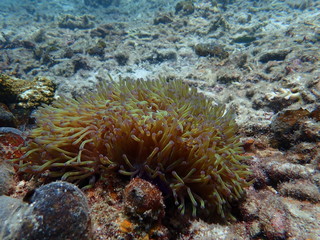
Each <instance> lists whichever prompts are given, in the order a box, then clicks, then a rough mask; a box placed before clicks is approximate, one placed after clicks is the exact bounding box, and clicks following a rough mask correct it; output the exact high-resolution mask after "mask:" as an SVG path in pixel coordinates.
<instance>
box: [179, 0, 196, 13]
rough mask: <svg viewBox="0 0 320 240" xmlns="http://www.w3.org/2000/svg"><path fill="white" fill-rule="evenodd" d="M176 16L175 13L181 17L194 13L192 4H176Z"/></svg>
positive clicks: (185, 2) (189, 2)
mask: <svg viewBox="0 0 320 240" xmlns="http://www.w3.org/2000/svg"><path fill="white" fill-rule="evenodd" d="M175 9H176V14H177V13H179V12H180V13H182V15H190V14H192V13H193V12H194V9H195V7H194V4H193V2H192V1H181V2H178V3H177V5H176V7H175Z"/></svg>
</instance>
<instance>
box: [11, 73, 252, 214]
mask: <svg viewBox="0 0 320 240" xmlns="http://www.w3.org/2000/svg"><path fill="white" fill-rule="evenodd" d="M36 120H37V127H36V128H34V129H33V130H31V131H30V133H29V136H28V138H29V141H28V142H27V144H26V146H23V147H22V150H23V152H25V154H24V156H22V157H21V158H20V159H16V160H14V162H15V163H16V165H17V166H18V167H19V171H20V172H25V173H30V174H31V175H38V176H45V177H48V178H53V179H55V178H60V179H62V180H67V181H71V182H77V181H79V180H82V179H86V178H89V177H90V176H92V175H97V174H98V175H102V176H103V175H104V174H108V173H110V171H111V172H114V171H117V172H118V173H120V174H122V175H126V176H130V177H136V176H138V177H141V178H143V179H146V180H148V181H150V182H152V183H154V184H156V185H157V186H159V188H160V189H161V190H162V191H163V192H164V194H165V195H167V196H173V198H174V201H175V204H176V205H177V207H178V209H179V210H180V211H181V213H182V214H184V213H185V210H186V207H187V206H190V205H191V206H192V214H193V216H195V215H196V213H197V209H198V208H206V209H208V211H209V212H211V213H218V214H219V215H220V217H222V218H228V217H230V216H231V214H230V213H229V210H230V203H231V202H232V201H235V200H238V199H239V198H241V197H242V195H243V193H244V187H246V186H248V185H249V183H248V182H247V181H246V178H247V177H248V176H249V175H250V170H248V166H246V165H244V164H242V163H240V161H241V160H242V159H244V158H245V157H244V156H242V155H241V154H242V153H243V150H242V147H241V143H240V141H239V137H238V136H236V135H235V133H236V131H237V125H236V123H235V121H234V118H233V113H232V111H229V112H228V111H226V109H225V107H224V106H222V105H213V104H212V102H211V101H209V100H208V99H206V98H205V96H203V95H202V94H200V93H198V92H197V90H196V89H195V88H192V87H191V88H190V87H189V86H188V85H185V84H184V83H183V82H182V81H180V80H179V81H178V80H177V81H169V82H167V81H166V80H165V79H159V80H155V81H143V80H136V81H134V80H130V79H120V80H119V81H118V82H115V81H112V82H111V83H106V82H103V83H101V84H100V85H99V86H98V90H97V92H96V93H91V92H90V93H87V94H86V95H85V96H83V97H80V98H78V99H76V100H75V99H70V98H63V97H62V98H60V99H58V100H57V101H55V102H54V103H53V104H52V105H51V106H48V105H45V106H44V107H41V108H40V109H39V110H38V111H37V113H36Z"/></svg>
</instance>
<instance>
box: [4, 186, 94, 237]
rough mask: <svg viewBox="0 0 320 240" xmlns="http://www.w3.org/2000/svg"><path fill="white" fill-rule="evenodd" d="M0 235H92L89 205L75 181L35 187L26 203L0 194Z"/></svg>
mask: <svg viewBox="0 0 320 240" xmlns="http://www.w3.org/2000/svg"><path fill="white" fill-rule="evenodd" d="M0 219H6V221H1V222H0V239H4V240H9V239H10V240H11V239H14V240H18V239H24V240H31V239H46V240H58V239H80V240H86V239H90V238H91V224H90V216H89V206H88V203H87V200H86V198H85V196H84V194H83V193H82V192H81V190H80V189H79V188H77V187H76V186H75V185H73V184H70V183H67V182H53V183H50V184H47V185H44V186H42V187H40V188H38V189H36V190H35V192H34V193H33V195H32V196H31V197H30V199H29V204H28V203H24V202H22V201H21V200H18V199H14V198H9V197H5V196H1V197H0Z"/></svg>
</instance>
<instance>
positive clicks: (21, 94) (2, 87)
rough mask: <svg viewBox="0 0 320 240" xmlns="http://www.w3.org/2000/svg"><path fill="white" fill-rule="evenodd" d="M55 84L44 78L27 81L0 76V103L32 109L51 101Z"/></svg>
mask: <svg viewBox="0 0 320 240" xmlns="http://www.w3.org/2000/svg"><path fill="white" fill-rule="evenodd" d="M54 91H55V84H54V83H53V82H52V81H51V80H49V79H47V78H45V77H35V78H34V79H33V80H32V81H27V80H23V79H19V78H15V77H11V76H8V75H4V74H0V102H3V103H6V104H15V105H16V106H17V107H19V108H33V107H36V106H39V105H40V104H41V103H47V104H48V103H50V102H51V101H52V100H53V97H54Z"/></svg>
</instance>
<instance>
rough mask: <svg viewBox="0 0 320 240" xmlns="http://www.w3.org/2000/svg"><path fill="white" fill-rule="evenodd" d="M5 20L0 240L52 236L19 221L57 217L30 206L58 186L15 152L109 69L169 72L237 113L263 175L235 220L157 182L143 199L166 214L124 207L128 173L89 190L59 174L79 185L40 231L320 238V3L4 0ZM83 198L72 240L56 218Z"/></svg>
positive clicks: (129, 73) (0, 20) (234, 208)
mask: <svg viewBox="0 0 320 240" xmlns="http://www.w3.org/2000/svg"><path fill="white" fill-rule="evenodd" d="M0 27H1V31H0V152H1V155H2V157H1V158H0V164H1V165H0V168H1V170H0V202H1V203H0V209H3V210H0V219H2V220H5V219H7V220H6V221H0V222H1V223H0V239H18V236H22V235H25V236H27V237H26V239H32V236H33V237H34V236H40V235H30V237H29V238H28V236H29V235H28V234H30V233H32V234H38V233H35V232H36V231H35V229H28V230H26V231H27V232H23V231H22V230H21V229H22V225H21V222H22V224H26V225H28V224H27V222H28V221H30V222H32V221H34V219H38V218H39V216H46V214H48V213H47V211H44V212H38V211H36V210H35V209H32V211H31V210H30V206H31V203H35V202H36V203H37V204H39V209H42V208H44V206H43V205H41V204H42V202H43V204H44V202H46V201H47V200H46V201H45V200H44V199H46V197H48V196H49V195H50V194H51V190H52V189H51V188H50V186H51V185H50V186H49V184H47V185H44V186H41V185H43V184H44V183H47V182H45V181H43V182H41V181H42V180H41V179H40V180H37V181H39V182H37V181H35V180H34V179H33V178H31V179H30V177H26V176H24V175H23V174H20V173H19V174H18V173H17V172H18V169H17V168H16V166H13V165H12V161H11V162H10V159H18V158H19V157H21V156H22V155H23V154H24V153H23V152H20V150H17V149H16V147H17V146H19V145H20V144H23V143H26V142H27V141H28V137H27V136H28V132H29V131H30V129H33V128H34V127H35V125H36V122H37V121H36V117H35V116H40V115H41V114H38V115H37V111H38V108H39V107H40V106H43V104H49V105H50V104H52V102H54V101H57V100H58V99H61V98H62V99H63V98H70V99H79V98H81V96H84V95H86V94H87V93H88V92H90V93H93V95H94V93H95V92H96V91H97V85H98V84H101V83H103V82H105V81H106V82H109V83H110V82H111V85H112V83H113V82H112V80H111V79H113V81H115V82H117V81H118V80H119V78H122V79H126V78H127V79H130V81H131V80H133V81H135V80H137V79H143V80H156V79H159V78H160V77H161V79H165V81H166V82H171V81H180V80H181V81H182V82H183V83H185V84H187V85H188V86H190V87H192V88H196V89H197V91H198V92H199V93H201V94H203V95H204V96H205V97H206V98H207V99H208V100H209V101H210V102H212V103H214V104H218V105H225V106H226V108H227V110H230V111H233V112H232V114H233V115H234V118H235V122H236V123H237V125H238V127H237V136H239V137H240V142H241V143H242V147H243V149H244V152H243V153H241V155H243V156H245V157H244V160H243V164H245V165H246V166H248V168H250V171H251V176H250V177H249V179H247V180H248V182H250V181H251V184H250V186H249V187H246V188H245V194H244V196H243V197H242V198H241V200H240V201H235V202H232V203H230V208H231V214H232V215H233V216H234V219H233V220H232V221H231V222H232V224H228V223H226V222H225V221H223V219H222V220H221V219H218V218H219V217H217V218H216V217H215V216H212V215H210V216H206V214H204V215H199V216H197V217H195V216H192V213H186V214H184V215H182V216H181V215H180V214H179V211H175V210H173V209H175V204H174V203H172V202H170V201H169V202H168V201H167V199H166V196H165V191H162V193H159V192H157V191H158V189H157V188H156V187H155V186H154V185H153V184H151V183H150V185H153V186H151V187H150V186H149V187H150V188H151V190H148V191H147V190H146V193H145V195H144V196H143V197H144V199H145V201H147V202H148V199H149V198H151V196H152V195H153V194H154V195H157V194H158V195H161V194H163V195H164V196H163V198H162V195H161V197H159V198H160V200H159V199H158V200H157V201H158V202H159V203H158V205H157V206H158V207H159V209H157V210H156V213H157V214H158V215H159V216H157V217H155V216H154V215H152V214H151V215H148V216H149V217H146V216H147V215H144V216H142V215H143V214H142V215H141V214H140V213H139V214H138V215H135V213H134V212H135V211H137V210H136V209H137V206H133V207H132V209H135V210H132V209H130V211H129V212H128V210H126V208H125V205H126V204H128V201H129V200H126V199H128V196H127V195H128V191H129V190H128V188H129V189H130V187H131V188H132V184H133V183H132V181H131V182H130V183H129V180H130V177H129V178H125V177H123V176H121V177H119V176H112V177H110V178H107V179H104V180H101V179H94V180H95V181H96V182H97V183H96V184H95V185H94V186H92V187H91V188H87V189H85V190H83V192H81V191H80V190H79V191H78V189H76V190H74V189H73V187H74V188H76V187H75V186H73V185H71V184H70V185H67V186H62V185H61V184H60V183H50V184H53V185H52V188H57V189H60V188H61V189H63V188H64V187H65V188H66V189H67V190H68V191H70V192H72V194H71V195H70V196H64V195H63V196H62V197H61V198H60V197H57V196H56V195H54V194H53V193H52V194H53V196H56V197H57V198H55V197H52V199H64V197H66V199H65V201H66V202H68V201H70V206H69V205H68V204H66V205H64V203H61V206H64V208H63V209H60V210H61V212H59V211H60V210H57V211H56V212H53V213H50V214H52V216H51V215H50V220H48V222H46V224H45V225H46V228H45V229H42V230H41V231H43V232H46V233H48V234H47V235H46V237H43V236H42V237H41V238H42V239H67V238H70V237H71V238H75V237H77V238H79V239H181V240H182V239H312V240H316V239H320V205H319V204H320V203H319V202H320V172H319V170H320V143H319V140H320V122H319V121H320V114H319V113H320V1H317V0H268V1H262V0H261V1H259V0H251V1H250V0H246V1H245V0H225V1H223V0H192V1H191V0H186V1H181V0H134V1H133V0H105V1H104V0H92V1H90V0H83V1H80V0H79V1H76V0H69V1H67V0H56V1H41V0H38V1H32V0H20V1H18V0H10V1H9V0H0ZM128 81H129V80H128ZM98 86H99V85H98ZM159 89H161V87H160V88H159ZM123 92H125V93H126V91H125V90H123ZM150 99H151V97H150ZM150 99H149V98H148V97H146V101H149V100H150ZM70 101H71V100H70ZM190 101H191V100H190ZM187 102H188V101H186V104H187ZM79 112H80V110H79ZM75 113H76V111H75ZM53 132H54V131H53ZM226 135H227V134H226ZM8 159H9V161H7V160H8ZM129 165H130V164H129ZM238 170H239V169H238ZM239 171H240V170H239ZM244 175H246V174H244ZM94 180H92V182H95V181H94ZM88 181H89V180H88ZM89 182H90V181H89ZM92 182H90V184H91V183H92ZM54 184H57V185H54ZM130 184H131V185H130ZM136 184H138V185H139V184H140V185H141V186H143V187H141V186H140V185H139V186H136V187H137V188H139V187H141V188H146V189H148V186H147V185H148V184H149V183H148V182H147V183H146V182H143V183H136ZM244 185H245V184H244ZM47 186H48V187H47ZM45 187H47V188H45ZM134 187H135V186H133V188H134ZM158 187H159V186H158ZM42 188H44V190H43V191H45V192H44V193H43V192H42ZM154 188H156V189H154ZM34 189H40V190H39V192H38V194H35V195H32V193H30V191H31V190H32V191H33V190H34ZM124 189H126V191H125V192H124ZM138 190H139V191H140V190H141V189H140V188H139V189H138ZM138 190H137V191H138ZM161 190H162V189H161ZM36 191H37V190H36ZM46 191H49V192H50V194H49V193H48V192H46ZM52 191H53V190H52ZM61 191H63V190H61ZM135 191H136V190H135ZM123 192H124V193H123ZM27 193H28V194H27ZM82 194H83V195H82ZM29 195H32V197H28V196H29ZM50 196H51V195H50ZM126 196H127V197H126ZM1 198H2V199H1ZM23 198H25V199H27V200H24V202H22V200H21V199H23ZM38 198H39V199H40V200H39V199H38ZM190 198H191V202H192V200H193V199H192V197H190ZM28 199H29V200H28ZM30 199H31V200H30ZM71 199H76V200H74V201H72V200H71ZM236 199H237V200H238V197H236ZM149 200H150V199H149ZM196 200H197V199H196ZM234 200H235V199H234ZM57 201H58V200H57ZM153 201H156V200H153V199H152V198H151V200H150V202H152V203H150V205H152V204H154V203H153ZM129 202H130V201H129ZM200 202H201V201H200V200H199V203H198V204H200ZM40 203H41V204H40ZM1 204H2V205H1ZM46 204H50V201H48V202H47V203H46ZM52 204H54V202H53V200H52ZM130 204H133V205H134V204H138V203H131V202H130ZM10 206H15V207H14V208H10ZM36 206H38V205H36ZM75 206H76V208H77V209H78V210H79V212H81V213H83V214H79V216H80V215H81V216H80V217H79V216H78V217H79V219H80V220H79V221H80V222H81V221H82V222H81V224H79V225H78V226H73V225H72V224H71V223H70V226H71V225H72V226H73V227H70V228H69V232H66V233H64V234H65V235H63V236H64V237H61V236H62V235H60V236H59V231H56V232H54V231H53V230H52V229H54V228H55V221H57V219H60V218H61V216H60V215H59V214H62V213H63V212H64V211H66V212H68V211H70V212H73V211H74V208H75ZM152 206H153V205H152ZM49 208H50V207H49ZM37 209H38V208H37ZM19 211H20V212H19ZM17 212H19V213H20V217H21V216H22V220H21V219H20V220H21V221H20V223H19V224H20V225H19V224H18V222H19V221H18V220H17ZM21 212H23V214H21ZM31 212H32V214H31ZM132 215H133V216H132ZM150 216H151V218H152V219H150ZM26 219H27V220H28V221H27V220H26ZM30 219H31V220H30ZM45 219H46V218H45ZM48 219H49V218H48ZM72 219H73V218H71V217H70V221H73V220H72ZM66 221H67V220H66ZM89 222H90V224H89ZM227 222H228V221H227ZM28 223H29V222H28ZM64 224H65V225H68V222H67V223H64ZM51 230H52V231H51ZM75 232H77V233H81V234H80V235H81V236H80V235H74V234H75Z"/></svg>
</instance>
